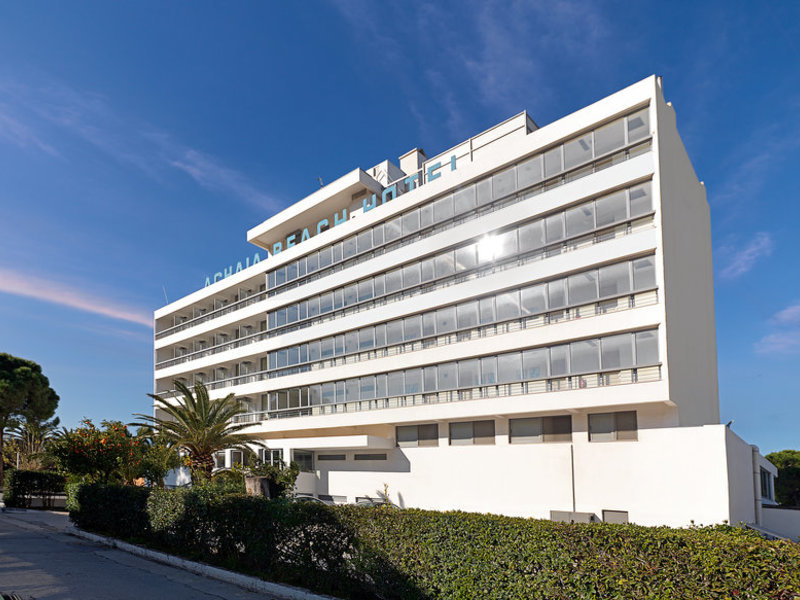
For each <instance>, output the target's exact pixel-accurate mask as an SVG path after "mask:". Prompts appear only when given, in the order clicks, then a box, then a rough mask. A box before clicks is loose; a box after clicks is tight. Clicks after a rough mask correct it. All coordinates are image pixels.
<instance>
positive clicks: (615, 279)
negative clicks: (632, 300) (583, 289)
mask: <svg viewBox="0 0 800 600" xmlns="http://www.w3.org/2000/svg"><path fill="white" fill-rule="evenodd" d="M630 291H631V284H630V274H629V273H628V263H627V262H624V263H621V264H617V265H609V266H607V267H602V268H601V269H600V297H601V298H606V297H609V296H620V295H622V294H627V293H628V292H630Z"/></svg>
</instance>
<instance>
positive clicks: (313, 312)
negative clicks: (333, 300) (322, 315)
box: [308, 296, 319, 319]
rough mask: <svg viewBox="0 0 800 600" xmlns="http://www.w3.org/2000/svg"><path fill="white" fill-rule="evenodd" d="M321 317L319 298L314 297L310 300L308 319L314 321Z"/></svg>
mask: <svg viewBox="0 0 800 600" xmlns="http://www.w3.org/2000/svg"><path fill="white" fill-rule="evenodd" d="M316 316H319V297H318V296H312V297H311V298H309V299H308V318H309V319H313V318H314V317H316Z"/></svg>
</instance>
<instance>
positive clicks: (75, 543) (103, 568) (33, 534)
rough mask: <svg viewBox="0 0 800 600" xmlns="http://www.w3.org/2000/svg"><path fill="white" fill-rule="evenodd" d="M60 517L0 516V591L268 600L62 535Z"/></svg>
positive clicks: (105, 598)
mask: <svg viewBox="0 0 800 600" xmlns="http://www.w3.org/2000/svg"><path fill="white" fill-rule="evenodd" d="M68 524H69V519H68V517H67V516H66V515H65V514H57V513H47V512H42V511H31V510H29V511H24V512H23V511H20V512H4V513H0V593H5V594H9V593H12V592H13V593H16V594H18V595H19V596H21V597H22V598H24V599H25V600H28V599H37V600H38V599H39V598H52V599H58V600H67V599H73V598H74V599H75V600H114V599H119V600H127V599H131V600H133V599H134V598H135V599H136V600H141V599H142V598H156V599H162V598H163V599H167V600H206V599H211V598H214V599H220V598H224V599H227V598H231V599H238V598H248V599H251V600H256V599H263V598H271V597H270V596H265V595H263V594H257V593H254V592H248V591H247V590H244V589H242V588H239V587H236V586H233V585H230V584H227V583H222V582H219V581H215V580H213V579H207V578H205V577H201V576H199V575H193V574H191V573H187V572H185V571H182V570H180V569H176V568H173V567H168V566H166V565H161V564H158V563H155V562H151V561H148V560H145V559H143V558H139V557H137V556H133V555H131V554H128V553H126V552H122V551H120V550H112V549H109V548H107V547H105V546H101V545H98V544H94V543H91V542H87V541H85V540H82V539H79V538H76V537H73V536H71V535H68V534H66V533H64V529H65V527H66V526H67V525H68Z"/></svg>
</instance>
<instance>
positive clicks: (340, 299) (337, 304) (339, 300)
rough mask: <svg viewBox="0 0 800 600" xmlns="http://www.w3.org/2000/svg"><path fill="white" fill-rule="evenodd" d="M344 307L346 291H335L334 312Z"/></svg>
mask: <svg viewBox="0 0 800 600" xmlns="http://www.w3.org/2000/svg"><path fill="white" fill-rule="evenodd" d="M342 306H344V290H333V310H339V309H340V308H342Z"/></svg>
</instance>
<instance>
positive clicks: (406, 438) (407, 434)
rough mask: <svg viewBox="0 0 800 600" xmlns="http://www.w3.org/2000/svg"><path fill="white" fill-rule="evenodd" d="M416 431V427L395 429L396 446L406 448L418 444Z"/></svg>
mask: <svg viewBox="0 0 800 600" xmlns="http://www.w3.org/2000/svg"><path fill="white" fill-rule="evenodd" d="M417 434H418V431H417V426H416V425H399V426H398V427H397V428H396V429H395V435H396V436H397V445H398V446H399V447H400V448H408V447H413V446H416V445H417V444H418V442H419V440H418V437H417Z"/></svg>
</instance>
